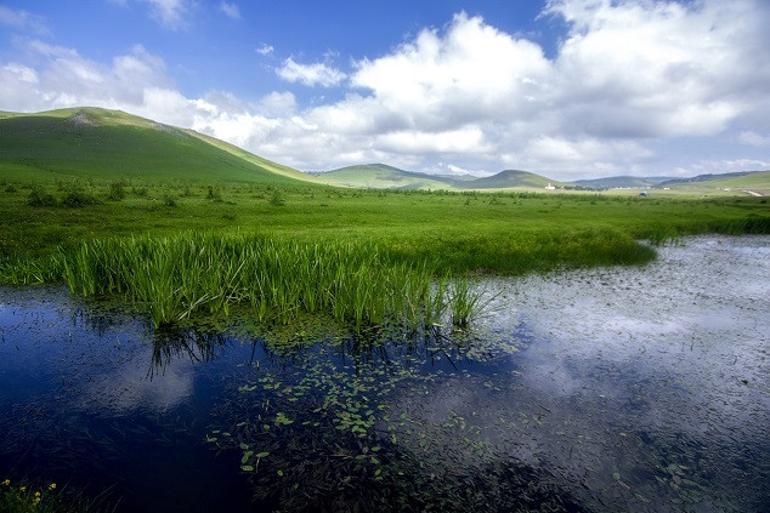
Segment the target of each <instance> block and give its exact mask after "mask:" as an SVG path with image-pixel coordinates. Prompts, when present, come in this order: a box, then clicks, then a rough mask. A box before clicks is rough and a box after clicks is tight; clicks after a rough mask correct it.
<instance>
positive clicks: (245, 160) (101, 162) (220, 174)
mask: <svg viewBox="0 0 770 513" xmlns="http://www.w3.org/2000/svg"><path fill="white" fill-rule="evenodd" d="M40 176H45V177H51V176H54V177H82V178H91V177H93V178H104V179H110V180H117V179H121V180H123V179H130V178H141V179H143V180H157V181H168V180H205V181H230V182H234V181H238V182H261V183H270V184H288V183H298V182H299V181H303V182H305V183H307V182H308V181H313V178H312V177H309V176H308V175H306V174H304V173H301V172H299V171H297V170H295V169H292V168H290V167H288V166H283V165H281V164H277V163H275V162H271V161H269V160H267V159H264V158H262V157H259V156H257V155H253V154H251V153H249V152H247V151H245V150H242V149H240V148H238V147H236V146H233V145H231V144H228V143H226V142H224V141H221V140H219V139H215V138H213V137H209V136H206V135H203V134H200V133H198V132H194V131H192V130H186V129H182V128H177V127H174V126H170V125H164V124H161V123H156V122H155V121H152V120H149V119H145V118H142V117H139V116H133V115H131V114H127V113H125V112H122V111H117V110H107V109H99V108H94V107H80V108H73V109H59V110H52V111H47V112H39V113H35V114H24V113H13V112H2V113H0V177H4V178H8V177H14V178H20V179H27V178H35V177H40Z"/></svg>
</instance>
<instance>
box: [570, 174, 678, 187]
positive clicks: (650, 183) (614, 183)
mask: <svg viewBox="0 0 770 513" xmlns="http://www.w3.org/2000/svg"><path fill="white" fill-rule="evenodd" d="M668 180H671V177H667V176H609V177H607V178H593V179H587V180H575V181H573V182H570V184H571V185H577V186H580V187H588V188H589V189H613V188H618V187H634V188H636V187H655V186H656V185H658V184H660V183H663V182H666V181H668Z"/></svg>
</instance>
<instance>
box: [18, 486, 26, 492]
mask: <svg viewBox="0 0 770 513" xmlns="http://www.w3.org/2000/svg"><path fill="white" fill-rule="evenodd" d="M19 491H21V492H22V493H24V492H26V491H27V487H26V486H21V487H19Z"/></svg>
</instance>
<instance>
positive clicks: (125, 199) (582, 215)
mask: <svg viewBox="0 0 770 513" xmlns="http://www.w3.org/2000/svg"><path fill="white" fill-rule="evenodd" d="M0 146H1V147H2V148H3V154H2V155H0V283H3V284H12V285H24V284H35V283H50V282H58V283H65V282H66V283H67V284H68V285H69V287H70V289H71V290H72V291H73V292H77V293H79V294H81V295H85V296H105V295H119V296H121V297H124V298H126V299H128V300H130V301H131V302H133V303H138V304H141V305H144V306H145V308H146V309H147V310H148V311H149V312H150V314H151V315H152V318H153V320H154V321H155V323H156V324H163V323H168V322H176V321H179V320H180V319H184V318H189V317H190V316H192V315H194V314H197V313H204V312H208V313H216V314H227V312H228V310H229V308H230V306H231V305H244V304H246V305H250V306H251V307H252V308H253V309H254V311H255V312H256V314H257V317H258V318H261V317H263V316H266V315H267V312H270V314H271V315H272V316H274V317H277V318H279V319H281V320H289V319H291V318H292V317H293V316H295V315H297V314H299V313H310V314H313V313H316V312H322V313H325V314H328V315H331V316H332V317H334V318H335V319H337V320H345V321H351V322H352V323H354V324H355V325H357V326H360V325H363V324H379V323H384V322H389V321H392V320H394V319H400V320H401V321H405V322H407V323H409V324H415V323H416V322H418V318H419V319H420V322H426V323H432V322H436V321H437V320H438V319H439V318H441V317H446V316H449V317H452V322H454V323H455V324H457V325H464V324H466V323H467V322H468V319H469V318H470V317H471V316H472V312H471V310H473V306H474V305H476V306H477V302H478V298H477V297H474V295H473V294H471V293H470V292H469V285H468V281H467V279H466V277H467V276H469V275H473V274H479V273H491V274H499V275H515V274H522V273H527V272H544V271H550V270H554V269H559V268H570V267H581V266H600V265H633V264H644V263H646V262H649V261H650V260H652V259H654V258H655V251H654V249H653V248H651V247H650V246H649V245H647V244H643V243H640V242H639V241H640V240H645V239H647V240H650V241H653V242H660V241H664V240H667V239H670V238H674V237H677V236H680V235H687V234H698V233H708V232H718V233H735V234H741V233H770V208H768V205H767V199H766V198H761V197H756V198H755V197H719V198H709V199H697V198H690V197H658V196H657V195H654V196H653V197H648V198H640V197H636V196H621V195H612V194H608V193H602V194H591V193H575V192H572V193H565V194H558V193H554V192H549V193H547V194H546V193H543V192H522V191H517V192H513V191H494V190H487V191H484V192H481V191H473V190H469V191H451V192H450V191H433V192H429V191H420V190H371V189H351V188H335V187H332V186H330V185H326V184H322V183H319V179H318V178H317V177H313V176H308V175H305V174H302V173H300V172H298V171H296V170H293V169H291V168H289V167H286V166H282V165H280V164H276V163H274V162H271V161H268V160H266V159H262V158H261V157H258V156H256V155H252V154H250V153H248V152H245V151H243V150H240V149H238V148H236V147H234V146H231V145H228V144H226V143H224V142H222V141H218V140H216V139H212V138H210V137H207V136H204V135H201V134H197V133H195V132H192V131H189V130H182V129H178V128H174V127H169V126H166V125H160V124H158V123H154V122H152V121H150V120H146V119H144V118H138V117H135V116H131V115H128V114H125V113H122V112H118V111H106V110H103V109H90V108H85V109H68V110H60V111H51V112H47V113H40V114H35V115H25V114H10V113H4V114H0ZM511 173H514V172H511ZM516 177H517V179H518V175H516ZM493 185H494V184H493Z"/></svg>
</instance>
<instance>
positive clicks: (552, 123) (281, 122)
mask: <svg viewBox="0 0 770 513" xmlns="http://www.w3.org/2000/svg"><path fill="white" fill-rule="evenodd" d="M182 4H183V2H180V1H179V0H177V2H170V3H169V5H182ZM184 5H187V4H184ZM183 12H187V11H186V10H183ZM544 13H545V14H544V15H545V16H551V17H556V18H557V19H558V20H561V21H562V22H564V23H565V24H566V27H567V32H566V33H565V34H564V36H563V38H562V40H561V41H560V43H559V45H558V47H557V48H556V50H555V52H554V53H553V55H546V53H545V52H544V51H543V49H542V48H541V47H540V46H539V45H538V44H537V43H535V42H532V41H530V40H528V39H527V38H526V37H525V36H523V35H517V34H510V33H506V32H505V31H502V30H500V29H498V28H495V27H493V26H491V25H490V24H488V23H486V22H485V21H484V20H483V19H482V18H479V17H471V16H468V15H466V14H463V13H460V14H458V15H456V16H455V17H454V18H453V19H452V20H451V22H450V23H449V24H448V25H446V26H445V27H443V28H441V29H436V28H426V29H424V30H422V31H420V32H419V33H418V34H417V35H416V36H415V37H413V38H411V39H409V40H407V41H404V42H402V43H401V44H400V45H398V46H395V47H393V49H392V50H390V51H389V52H387V53H385V54H383V55H381V56H377V57H369V58H364V59H362V60H360V61H358V62H355V63H353V71H352V72H351V74H350V76H349V77H348V76H346V74H345V73H344V72H342V71H340V70H338V69H336V68H334V67H333V66H331V65H330V64H329V62H330V59H331V58H332V56H327V60H326V61H325V62H324V63H311V64H303V63H298V62H296V61H295V60H294V59H292V58H289V59H286V60H285V61H284V62H283V65H282V66H281V67H280V68H279V69H277V70H276V72H277V74H278V75H279V76H280V77H281V78H283V79H284V80H286V81H289V82H295V83H302V84H305V85H308V86H314V85H318V86H324V87H331V86H334V85H337V86H341V87H344V88H345V89H344V94H345V95H344V97H343V98H342V99H340V100H335V101H326V102H324V101H323V100H319V99H317V98H316V100H315V101H316V103H315V104H313V105H311V106H305V107H302V106H300V105H298V104H297V98H295V97H294V96H293V95H292V94H291V93H289V92H285V91H284V92H280V91H276V92H272V93H269V94H267V95H265V96H264V97H263V98H260V99H257V100H255V101H245V100H243V99H240V98H238V97H237V96H235V95H233V94H231V93H228V92H221V91H219V92H210V93H208V94H206V95H203V96H202V97H188V96H185V95H183V94H182V93H181V92H179V90H178V89H177V88H176V87H175V86H174V84H173V80H171V78H170V77H169V76H168V74H167V70H166V66H165V64H164V63H163V61H162V60H161V59H159V58H158V57H157V56H154V55H152V54H151V53H149V52H147V51H146V50H145V49H144V48H142V47H135V48H133V49H131V51H130V52H128V53H127V54H126V55H122V56H118V57H115V58H114V59H113V61H112V62H111V63H109V64H107V65H104V64H99V63H95V62H93V61H91V60H88V59H86V58H84V57H82V56H81V55H80V54H78V52H77V51H75V50H72V49H68V48H61V47H57V46H53V45H50V44H46V43H42V42H39V41H30V42H29V43H28V45H27V49H28V50H29V51H32V52H34V53H35V54H36V55H37V56H39V57H41V58H42V60H40V59H33V61H34V62H26V61H25V60H23V59H21V58H15V57H14V59H13V60H12V61H9V62H0V109H9V110H42V109H44V108H52V107H60V106H70V105H82V104H91V105H102V106H106V107H118V108H123V109H124V110H128V111H131V112H136V113H138V114H140V115H144V116H146V117H150V118H154V119H158V120H159V121H163V122H168V123H175V124H180V125H182V126H187V127H192V128H195V129H198V130H201V131H204V132H206V133H209V134H211V135H214V136H217V137H221V138H224V139H226V140H228V141H230V142H233V143H235V144H239V145H241V146H244V147H246V148H247V149H249V150H251V151H254V152H255V153H258V154H262V155H265V156H267V157H269V158H272V159H275V160H278V161H281V162H285V163H287V164H289V165H294V166H297V167H300V168H303V169H319V168H331V167H336V166H340V165H346V164H351V163H356V162H359V163H360V162H362V161H367V162H369V161H386V162H390V163H394V164H395V165H399V166H402V167H406V168H411V169H422V170H433V171H435V170H437V169H440V170H449V171H454V170H459V169H483V170H496V169H502V168H519V169H531V170H534V171H538V172H543V173H546V174H551V175H552V176H553V177H554V178H561V179H569V178H574V177H578V176H586V175H594V176H606V175H610V174H620V173H622V174H663V173H668V172H683V171H682V170H683V169H688V170H690V172H700V171H701V170H702V169H705V168H707V167H708V166H710V165H712V164H706V163H703V162H702V157H701V156H700V155H697V154H693V155H691V157H693V160H694V163H693V164H692V165H690V166H686V167H684V168H683V167H682V165H681V162H682V161H683V160H684V159H683V158H682V155H676V156H675V157H676V158H674V157H672V156H671V153H672V152H676V151H677V141H679V140H680V138H685V137H686V138H687V139H688V141H689V143H688V145H689V147H690V148H692V141H702V144H703V145H704V147H708V146H710V145H711V144H710V143H712V142H714V141H721V142H722V144H721V146H722V147H724V146H725V145H724V141H730V142H733V143H736V141H737V142H740V143H743V144H744V145H750V146H757V147H761V146H762V145H763V144H765V143H766V142H767V137H768V136H766V135H762V134H768V133H770V122H769V121H768V118H767V116H760V115H757V112H763V109H765V110H764V111H768V108H767V106H768V105H770V89H768V88H767V84H768V83H770V52H768V51H767V48H768V47H770V32H769V31H766V30H765V27H766V26H767V24H768V22H770V7H768V6H767V5H766V4H764V3H761V2H759V1H758V0H757V1H754V0H738V1H734V2H720V1H718V0H702V1H699V2H695V3H686V4H685V3H678V2H673V1H655V2H653V1H647V0H639V1H632V0H621V1H610V0H561V1H551V2H549V3H548V4H547V8H546V10H545V12H544ZM257 51H258V52H259V53H261V54H263V55H269V54H271V53H272V52H273V49H272V46H270V45H264V46H262V47H261V48H258V49H257ZM346 79H348V80H346ZM737 125H740V126H741V127H742V129H743V130H744V132H743V133H741V134H739V133H738V132H737V130H736V129H735V128H734V127H735V126H737ZM714 146H720V145H714ZM682 147H683V148H684V147H685V145H684V144H683V145H682ZM744 150H746V151H748V153H742V152H743V151H744ZM682 151H684V150H682ZM687 151H692V150H691V149H688V150H687ZM714 151H717V150H714ZM720 151H721V150H720ZM723 151H724V155H717V157H716V158H714V159H713V160H711V161H708V162H712V163H715V164H713V166H715V167H718V166H722V168H723V169H724V170H728V169H730V170H732V169H734V167H735V166H748V167H755V165H758V164H761V163H762V162H763V160H762V159H761V158H756V157H757V155H755V154H753V153H751V152H752V151H756V150H754V149H753V148H748V147H747V146H739V145H738V144H735V145H734V146H733V147H730V148H728V149H726V150H723ZM736 153H737V154H736ZM709 155H710V156H713V155H715V153H714V152H711V153H709ZM722 157H723V158H722ZM696 159H697V160H696ZM450 166H454V167H450ZM759 167H762V166H759Z"/></svg>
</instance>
